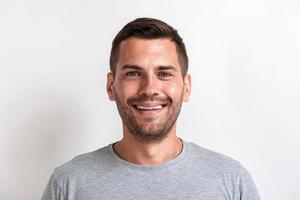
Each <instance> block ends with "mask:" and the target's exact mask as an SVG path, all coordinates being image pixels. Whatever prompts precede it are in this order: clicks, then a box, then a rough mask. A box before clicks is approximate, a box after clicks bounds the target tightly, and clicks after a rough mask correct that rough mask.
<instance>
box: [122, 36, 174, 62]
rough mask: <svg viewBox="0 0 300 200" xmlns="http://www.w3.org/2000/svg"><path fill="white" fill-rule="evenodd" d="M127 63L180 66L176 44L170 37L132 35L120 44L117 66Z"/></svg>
mask: <svg viewBox="0 0 300 200" xmlns="http://www.w3.org/2000/svg"><path fill="white" fill-rule="evenodd" d="M126 64H130V65H140V66H142V67H143V66H145V67H146V66H153V65H173V66H179V62H178V56H177V51H176V44H175V42H173V41H171V39H169V38H158V39H144V38H137V37H130V38H128V39H126V40H124V41H122V42H121V44H120V50H119V59H118V63H117V66H120V65H126ZM118 68H119V67H118Z"/></svg>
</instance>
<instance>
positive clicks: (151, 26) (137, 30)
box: [109, 18, 188, 77]
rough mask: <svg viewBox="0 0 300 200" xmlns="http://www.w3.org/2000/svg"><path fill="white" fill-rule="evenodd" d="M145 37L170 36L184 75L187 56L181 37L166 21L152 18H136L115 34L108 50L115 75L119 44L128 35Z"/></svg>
mask: <svg viewBox="0 0 300 200" xmlns="http://www.w3.org/2000/svg"><path fill="white" fill-rule="evenodd" d="M132 36H134V37H139V38H145V39H156V38H170V39H171V41H173V42H175V44H176V50H177V56H178V61H179V64H180V65H181V73H182V76H183V77H184V76H185V75H186V73H187V71H188V56H187V53H186V49H185V45H184V43H183V40H182V38H181V37H180V36H179V34H178V33H177V30H175V29H174V28H173V27H171V26H170V25H168V24H167V23H165V22H163V21H161V20H158V19H153V18H137V19H135V20H133V21H131V22H129V23H128V24H126V25H125V26H124V27H123V28H122V29H121V30H120V31H119V33H118V34H117V35H116V37H115V38H114V40H113V42H112V48H111V52H110V61H109V64H110V70H111V72H112V73H113V75H115V72H116V64H117V62H118V59H119V50H120V44H121V42H122V41H123V40H126V39H127V38H129V37H132Z"/></svg>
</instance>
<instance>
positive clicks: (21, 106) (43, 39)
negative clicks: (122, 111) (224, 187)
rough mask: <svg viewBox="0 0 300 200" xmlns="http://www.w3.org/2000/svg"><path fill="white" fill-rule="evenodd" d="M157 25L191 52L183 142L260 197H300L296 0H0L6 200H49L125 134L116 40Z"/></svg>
mask: <svg viewBox="0 0 300 200" xmlns="http://www.w3.org/2000/svg"><path fill="white" fill-rule="evenodd" d="M143 16H146V17H155V18H159V19H162V20H164V21H166V22H167V23H169V24H171V25H172V26H174V27H175V28H176V29H178V31H179V33H180V34H181V36H182V37H183V38H184V41H185V43H186V46H187V50H188V54H189V58H190V70H189V73H190V74H191V75H192V95H191V99H190V101H189V102H188V103H184V105H183V108H182V112H181V115H180V117H179V119H178V129H179V130H178V135H179V136H180V137H182V138H184V139H185V140H186V141H193V142H195V143H197V144H199V145H201V146H203V147H206V148H209V149H211V150H214V151H217V152H221V153H223V154H226V155H228V156H230V157H232V158H234V159H237V160H239V161H240V162H241V163H242V164H243V165H244V166H245V167H246V168H247V169H248V170H249V172H250V173H251V175H252V176H253V179H254V180H255V182H256V185H257V187H258V189H259V192H260V194H261V197H262V199H265V200H267V199H269V200H299V199H300V193H299V189H300V181H299V180H300V145H299V144H300V136H299V134H300V126H299V122H300V39H299V35H300V3H299V1H297V0H294V1H293V0H281V1H279V0H272V1H271V0H252V1H250V0H249V1H245V0H228V1H215V0H197V1H180V0H178V1H175V0H172V1H171V0H170V1H164V0H152V1H142V0H135V1H122V0H119V1H116V0H110V1H97V0H89V1H84V0H72V1H71V0H52V1H39V0H28V1H21V0H15V1H14V0H1V1H0V199H1V200H17V199H22V200H23V199H26V200H27V199H28V200H29V199H30V200H37V199H40V197H41V195H42V192H43V190H44V188H45V185H46V182H47V180H48V178H49V176H50V174H51V173H52V171H53V169H54V168H55V167H57V166H59V165H61V164H62V163H64V162H66V161H68V160H70V159H72V158H73V157H74V156H76V155H78V154H82V153H85V152H89V151H93V150H96V149H98V148H100V147H103V146H105V145H107V144H109V143H112V142H114V141H116V140H119V139H120V138H121V137H122V131H121V120H120V118H119V115H118V113H117V109H116V107H115V104H114V102H110V101H109V100H108V98H107V95H106V91H105V84H106V74H107V72H108V70H109V65H108V59H109V52H110V47H111V41H112V39H113V38H114V36H115V35H116V33H117V32H118V31H119V30H120V29H121V28H122V26H123V25H125V23H127V22H129V21H131V20H133V19H135V18H137V17H143Z"/></svg>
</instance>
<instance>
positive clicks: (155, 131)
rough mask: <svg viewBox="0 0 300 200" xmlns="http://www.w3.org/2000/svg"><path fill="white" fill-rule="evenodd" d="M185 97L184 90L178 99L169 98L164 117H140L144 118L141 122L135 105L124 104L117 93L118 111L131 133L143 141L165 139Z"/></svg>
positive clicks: (152, 141)
mask: <svg viewBox="0 0 300 200" xmlns="http://www.w3.org/2000/svg"><path fill="white" fill-rule="evenodd" d="M182 99H183V90H182V92H181V95H180V97H179V99H178V100H177V101H172V100H171V99H169V100H168V102H169V103H168V104H167V105H166V107H168V108H163V109H168V111H167V112H166V113H164V117H162V116H159V119H148V120H145V119H140V120H144V121H143V122H139V121H138V119H137V118H136V117H135V116H134V114H133V113H132V112H134V111H132V109H134V108H133V107H129V106H131V105H130V104H128V103H127V104H126V105H125V104H124V103H123V102H122V101H121V100H120V98H119V96H118V94H116V99H115V100H116V105H117V109H118V112H119V114H120V116H121V118H122V122H123V123H124V125H125V126H126V127H127V128H128V130H129V132H130V134H132V135H133V136H134V137H135V138H136V139H137V140H139V141H141V142H143V143H154V142H159V141H161V140H163V139H164V138H165V137H167V135H168V133H169V132H170V130H171V128H172V127H173V126H174V125H175V123H176V121H177V118H178V116H179V113H180V111H181V106H182Z"/></svg>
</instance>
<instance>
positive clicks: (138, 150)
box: [114, 125, 183, 166]
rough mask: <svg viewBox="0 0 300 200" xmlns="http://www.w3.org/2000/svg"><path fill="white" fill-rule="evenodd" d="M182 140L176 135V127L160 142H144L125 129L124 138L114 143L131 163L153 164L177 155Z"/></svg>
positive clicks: (117, 150)
mask: <svg viewBox="0 0 300 200" xmlns="http://www.w3.org/2000/svg"><path fill="white" fill-rule="evenodd" d="M182 148H183V144H182V141H181V140H180V139H179V138H178V137H177V136H176V127H175V125H174V127H173V128H172V129H171V131H170V133H168V134H167V136H166V137H165V138H163V139H162V140H161V141H159V142H154V143H143V142H141V141H139V140H137V139H136V138H135V137H134V136H133V135H132V134H131V133H129V132H128V131H124V135H123V138H122V140H120V141H119V142H117V143H116V144H115V145H114V150H115V152H116V154H117V155H118V156H119V157H120V158H122V159H123V160H126V161H128V162H131V163H135V164H139V165H145V166H153V165H159V164H162V163H164V162H167V161H169V160H172V159H174V158H175V157H177V156H178V155H179V154H180V152H181V151H182Z"/></svg>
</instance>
